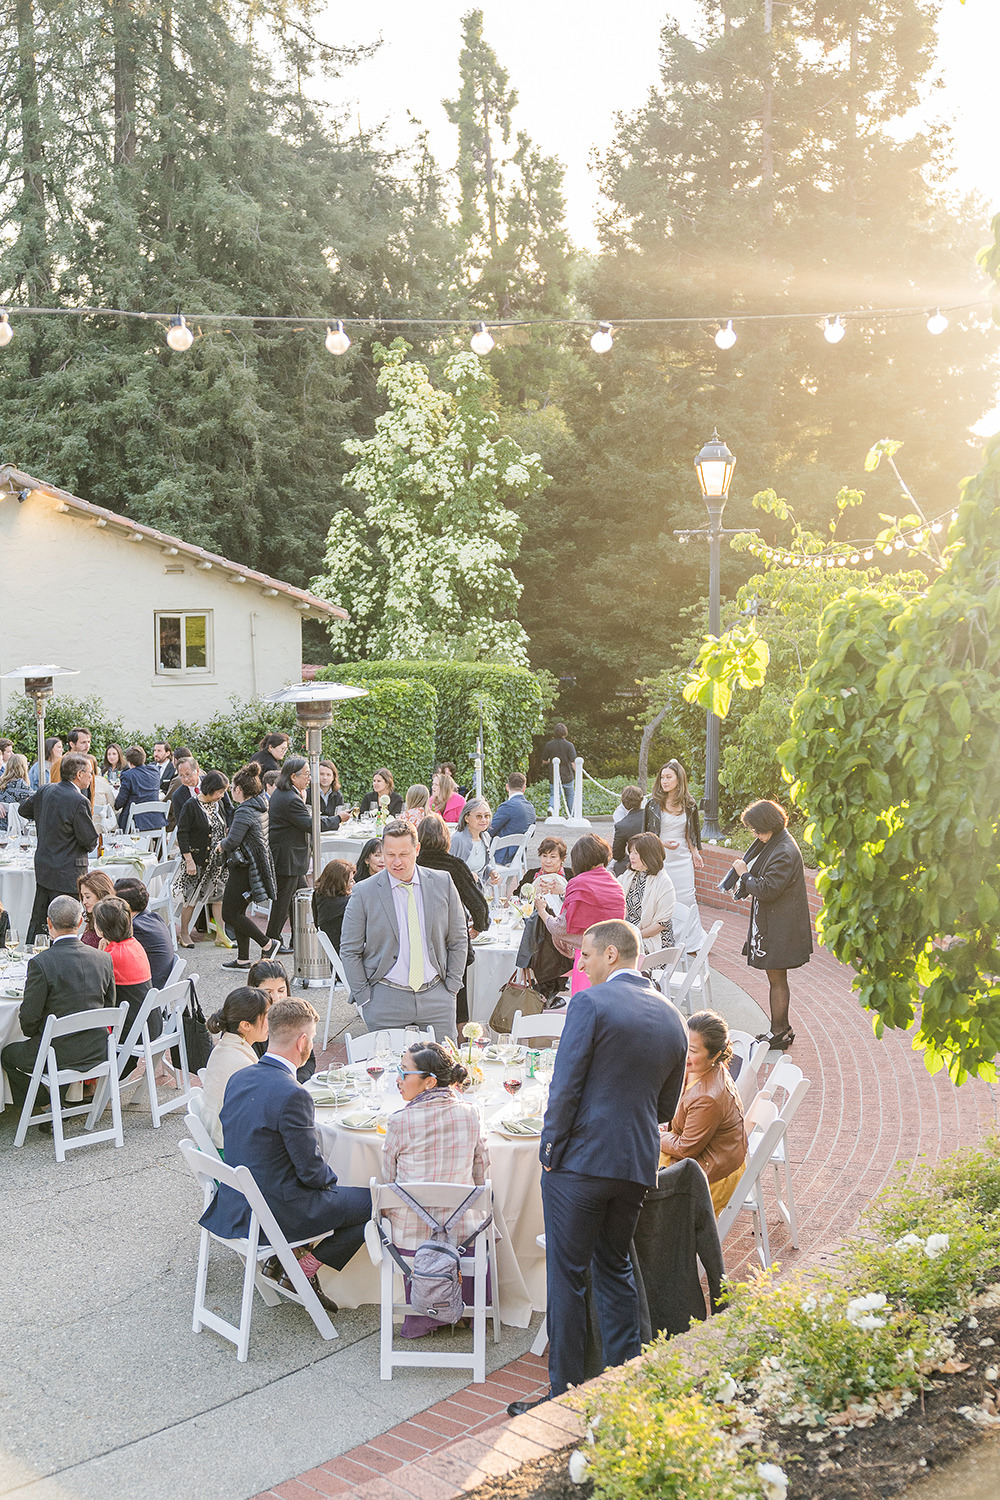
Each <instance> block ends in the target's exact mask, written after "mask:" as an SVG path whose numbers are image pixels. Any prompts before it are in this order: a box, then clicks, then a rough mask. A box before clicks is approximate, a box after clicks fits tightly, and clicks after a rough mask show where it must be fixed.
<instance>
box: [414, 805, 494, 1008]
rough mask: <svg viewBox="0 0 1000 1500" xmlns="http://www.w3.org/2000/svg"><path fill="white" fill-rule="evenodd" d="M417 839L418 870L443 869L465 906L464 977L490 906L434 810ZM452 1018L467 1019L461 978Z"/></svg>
mask: <svg viewBox="0 0 1000 1500" xmlns="http://www.w3.org/2000/svg"><path fill="white" fill-rule="evenodd" d="M417 842H418V844H419V845H420V852H419V854H418V855H417V864H418V865H419V866H420V868H421V869H422V870H446V871H447V873H448V874H449V875H450V876H451V881H452V885H453V886H454V887H455V889H456V891H457V892H458V899H459V900H460V901H461V903H462V905H463V906H464V907H465V912H466V916H467V917H468V921H469V956H468V959H467V960H466V965H465V972H466V979H467V978H468V972H469V964H471V963H472V961H473V952H472V939H473V938H474V937H475V936H476V934H477V933H480V932H486V931H487V930H488V929H489V925H490V909H489V906H488V905H487V903H486V897H485V896H484V895H483V893H482V890H481V889H480V886H479V881H478V880H477V879H476V877H475V876H474V875H473V873H472V871H471V870H470V869H469V867H468V865H467V864H466V863H465V861H464V860H463V859H458V858H457V857H456V856H455V855H454V854H452V853H451V852H450V847H449V846H450V844H451V834H450V833H449V832H448V826H447V824H446V823H445V821H444V819H443V818H439V817H438V816H437V814H436V813H430V814H429V816H428V817H426V818H424V819H423V821H422V822H421V823H418V824H417ZM455 1019H456V1021H457V1023H458V1024H459V1025H461V1024H462V1023H463V1022H465V1021H467V1020H468V1019H469V997H468V995H467V993H466V980H465V979H463V981H462V988H461V989H460V990H459V992H458V994H457V995H456V996H455Z"/></svg>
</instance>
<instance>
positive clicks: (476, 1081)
mask: <svg viewBox="0 0 1000 1500" xmlns="http://www.w3.org/2000/svg"><path fill="white" fill-rule="evenodd" d="M485 1039H486V1031H485V1028H484V1027H482V1026H480V1024H479V1022H478V1021H466V1023H465V1040H466V1043H467V1046H466V1049H465V1052H464V1053H463V1052H461V1051H460V1050H459V1048H458V1047H457V1046H456V1045H455V1043H454V1042H453V1041H452V1039H451V1037H445V1040H444V1043H443V1046H444V1048H445V1051H446V1052H447V1053H448V1055H449V1057H451V1058H452V1059H453V1061H454V1062H458V1063H462V1064H463V1065H464V1066H465V1068H466V1070H467V1071H468V1074H469V1082H468V1084H467V1085H466V1087H467V1088H478V1087H479V1086H480V1084H482V1083H484V1082H485V1079H486V1075H485V1073H484V1072H483V1070H482V1068H481V1067H480V1066H479V1063H478V1061H474V1060H473V1056H472V1049H473V1047H474V1046H476V1045H478V1044H479V1043H482V1042H484V1041H485Z"/></svg>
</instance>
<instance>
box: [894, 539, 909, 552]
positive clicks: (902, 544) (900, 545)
mask: <svg viewBox="0 0 1000 1500" xmlns="http://www.w3.org/2000/svg"><path fill="white" fill-rule="evenodd" d="M892 545H893V547H894V549H895V550H896V551H897V552H902V550H903V548H904V547H905V546H906V543H905V542H904V541H903V539H902V537H899V538H898V540H897V541H895V542H893V544H892Z"/></svg>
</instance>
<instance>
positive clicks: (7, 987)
mask: <svg viewBox="0 0 1000 1500" xmlns="http://www.w3.org/2000/svg"><path fill="white" fill-rule="evenodd" d="M26 971H27V959H21V960H8V959H7V958H6V956H5V955H4V954H3V953H2V952H0V1051H2V1050H3V1048H4V1047H6V1045H7V1043H8V1042H23V1041H24V1032H23V1031H22V1030H21V1027H20V1024H19V1021H18V1015H19V1012H20V1009H21V1000H22V999H23V997H24V976H25V973H26ZM9 1103H10V1086H9V1084H8V1083H7V1079H6V1077H5V1075H4V1074H3V1073H0V1112H2V1111H3V1109H4V1107H5V1105H7V1104H9Z"/></svg>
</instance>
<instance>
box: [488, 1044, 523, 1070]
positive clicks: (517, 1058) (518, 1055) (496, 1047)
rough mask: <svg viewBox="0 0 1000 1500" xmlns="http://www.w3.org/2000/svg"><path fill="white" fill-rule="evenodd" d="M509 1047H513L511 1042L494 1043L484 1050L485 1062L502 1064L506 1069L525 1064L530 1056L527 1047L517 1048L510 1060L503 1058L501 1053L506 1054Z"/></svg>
mask: <svg viewBox="0 0 1000 1500" xmlns="http://www.w3.org/2000/svg"><path fill="white" fill-rule="evenodd" d="M509 1046H511V1043H510V1042H506V1043H503V1042H500V1043H497V1042H492V1043H491V1044H490V1045H489V1046H488V1047H484V1048H483V1061H484V1062H488V1063H501V1064H503V1066H504V1067H516V1066H517V1064H518V1063H522V1062H524V1059H525V1058H526V1057H527V1055H528V1049H527V1048H526V1047H517V1048H516V1049H515V1051H514V1052H513V1054H512V1055H511V1057H510V1058H509V1059H508V1058H507V1057H503V1056H501V1053H503V1052H506V1050H507V1048H508V1047H509Z"/></svg>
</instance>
